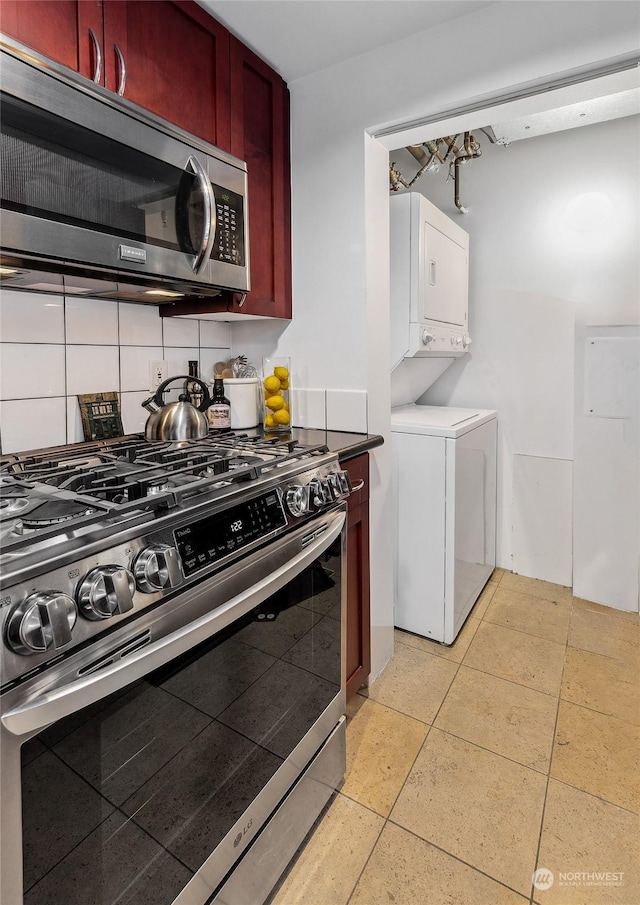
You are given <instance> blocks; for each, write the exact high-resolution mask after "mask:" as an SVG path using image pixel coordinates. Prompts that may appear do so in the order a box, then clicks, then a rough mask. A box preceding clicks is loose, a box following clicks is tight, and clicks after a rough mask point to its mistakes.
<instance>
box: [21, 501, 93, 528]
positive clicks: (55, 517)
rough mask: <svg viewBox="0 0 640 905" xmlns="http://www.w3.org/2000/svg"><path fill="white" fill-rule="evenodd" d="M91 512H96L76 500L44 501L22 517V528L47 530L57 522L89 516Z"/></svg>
mask: <svg viewBox="0 0 640 905" xmlns="http://www.w3.org/2000/svg"><path fill="white" fill-rule="evenodd" d="M92 512H96V510H95V509H94V508H92V507H91V506H87V504H86V503H81V502H77V501H76V500H65V499H60V500H45V502H43V503H41V504H40V505H39V506H36V507H35V508H34V509H32V510H31V512H29V513H28V514H27V515H23V516H22V519H21V522H22V525H23V527H24V528H27V529H31V530H37V529H38V528H48V527H50V526H51V525H57V524H58V523H59V522H67V521H69V520H70V519H74V518H79V517H81V516H83V515H91V513H92Z"/></svg>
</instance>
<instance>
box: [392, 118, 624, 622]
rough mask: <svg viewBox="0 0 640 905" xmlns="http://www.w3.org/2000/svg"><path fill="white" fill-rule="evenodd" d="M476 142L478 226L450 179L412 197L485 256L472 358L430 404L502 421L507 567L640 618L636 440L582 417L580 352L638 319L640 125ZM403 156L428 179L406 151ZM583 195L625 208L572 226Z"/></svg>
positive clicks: (478, 267)
mask: <svg viewBox="0 0 640 905" xmlns="http://www.w3.org/2000/svg"><path fill="white" fill-rule="evenodd" d="M478 138H479V139H480V141H481V145H482V152H483V153H482V157H481V158H479V159H478V160H477V161H474V162H473V163H470V164H469V165H468V166H466V167H465V168H464V169H463V170H462V175H461V198H462V202H463V204H464V205H465V206H468V208H469V213H468V214H467V215H465V216H462V215H460V214H459V213H458V212H457V211H456V208H455V206H454V203H453V185H452V183H451V182H449V183H446V182H445V177H446V170H445V171H444V172H442V171H441V172H440V173H438V174H428V175H425V176H423V177H422V178H421V179H420V180H419V181H418V182H417V183H415V186H414V188H415V189H419V190H420V191H421V192H423V193H424V194H425V195H426V196H427V197H428V198H429V199H430V200H431V201H433V202H434V203H435V204H436V205H437V206H438V207H440V208H441V209H442V210H443V211H444V212H445V213H447V214H448V215H449V216H451V217H452V218H454V219H455V220H456V221H457V222H459V223H460V224H461V225H462V226H464V228H465V229H467V230H468V231H469V233H470V237H471V248H472V253H471V256H470V259H471V268H470V311H469V318H470V332H471V335H472V337H473V344H472V346H471V352H470V354H468V355H466V356H465V357H464V358H462V359H458V360H456V361H455V362H454V363H453V364H452V365H451V367H450V368H449V369H448V370H447V371H446V372H445V373H444V374H443V375H442V377H440V379H439V380H437V381H436V383H435V384H434V385H433V387H432V388H431V389H429V390H428V391H427V392H426V394H425V395H424V397H423V398H422V399H421V401H423V402H428V403H431V404H440V405H461V406H468V405H475V406H482V407H485V408H486V407H488V408H495V409H497V410H498V413H499V461H500V468H499V476H498V480H499V488H498V499H499V521H498V564H499V565H501V566H503V567H505V568H507V569H513V570H514V571H517V572H520V573H522V574H525V575H532V576H534V577H537V578H542V579H546V580H549V581H555V582H558V583H560V584H569V585H571V584H573V585H574V587H575V589H576V590H575V592H576V594H577V595H578V596H583V597H586V598H588V599H590V600H595V601H598V602H600V603H605V604H608V605H610V606H617V607H621V608H623V609H636V608H637V602H638V563H637V558H638V552H637V551H638V548H639V546H640V539H639V533H638V532H639V527H638V526H639V522H638V514H639V513H640V508H639V507H640V503H639V497H638V490H637V485H638V470H637V462H638V444H637V428H636V429H635V431H634V429H633V425H632V424H627V426H626V429H624V427H623V425H622V424H621V423H620V422H619V421H618V422H616V421H612V420H611V419H595V418H593V417H590V418H588V417H586V416H585V415H584V405H583V395H584V393H583V384H584V356H583V353H582V350H583V347H584V338H585V335H586V333H587V332H591V333H593V331H594V330H595V331H596V335H601V333H602V331H601V329H600V327H599V326H598V327H597V328H596V327H595V326H593V325H608V326H607V327H606V333H607V335H609V334H611V333H613V334H614V335H618V334H620V332H621V330H624V329H627V330H628V328H623V327H621V326H620V325H629V324H638V322H639V310H638V299H639V298H640V286H639V268H638V254H637V249H638V247H640V235H639V232H638V199H639V198H640V185H639V175H640V174H639V172H638V165H637V146H638V139H639V138H640V120H639V118H638V117H627V118H626V119H620V120H615V121H611V122H607V123H601V124H598V125H593V126H585V127H583V128H580V129H573V130H570V131H566V132H558V133H555V134H552V135H545V136H541V137H538V138H533V139H529V140H526V141H520V142H514V143H513V144H511V145H510V146H509V147H508V148H503V147H499V146H492V145H490V143H489V142H488V140H487V139H486V138H484V137H483V135H482V134H481V133H478ZM391 156H392V158H393V159H395V160H397V161H398V163H399V165H401V168H402V169H403V171H404V172H406V174H407V175H411V174H412V173H413V172H415V170H416V167H415V164H413V163H412V158H411V155H409V154H408V152H406V151H404V150H402V151H400V152H398V153H393V154H392V155H391ZM585 193H601V194H602V195H603V197H604V201H603V204H604V205H606V204H607V202H608V203H609V204H610V205H611V207H610V209H608V210H607V211H604V212H601V216H600V218H598V219H595V220H594V221H588V222H584V223H582V224H580V223H575V222H572V221H571V220H570V219H568V216H569V212H570V211H571V205H572V203H573V202H574V199H576V198H579V197H580V196H581V195H584V194H585ZM602 213H605V214H606V216H603V215H602ZM612 325H616V326H615V327H614V326H612ZM574 346H575V354H574ZM636 423H637V422H636ZM574 548H575V558H574V557H573V554H574ZM574 559H575V561H574Z"/></svg>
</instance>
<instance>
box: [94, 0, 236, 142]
mask: <svg viewBox="0 0 640 905" xmlns="http://www.w3.org/2000/svg"><path fill="white" fill-rule="evenodd" d="M103 7H104V45H103V47H104V57H105V85H106V87H107V88H109V89H110V90H112V91H117V90H118V88H119V86H120V84H121V78H122V66H123V64H124V66H125V72H126V82H125V87H124V97H126V98H127V99H128V100H130V101H133V102H134V103H135V104H139V105H140V106H141V107H144V108H145V110H150V111H151V112H152V113H155V114H157V115H158V116H161V117H162V118H163V119H166V120H168V121H169V122H171V123H175V125H176V126H180V128H181V129H185V130H186V131H187V132H191V133H192V134H193V135H198V136H200V137H201V138H204V139H205V140H206V141H208V142H211V144H215V145H217V146H218V147H220V148H223V149H224V150H227V151H228V150H229V34H228V32H227V31H226V29H225V28H224V27H223V26H222V25H220V24H219V23H218V22H216V21H215V20H214V19H212V18H211V16H208V15H207V14H206V13H205V12H204V10H203V9H201V7H199V6H197V5H196V4H195V3H190V2H179V0H175V2H169V0H144V2H140V0H133V2H132V0H129V2H122V0H104V3H103ZM116 48H120V53H121V54H122V57H120V56H119V54H118V53H117V51H116Z"/></svg>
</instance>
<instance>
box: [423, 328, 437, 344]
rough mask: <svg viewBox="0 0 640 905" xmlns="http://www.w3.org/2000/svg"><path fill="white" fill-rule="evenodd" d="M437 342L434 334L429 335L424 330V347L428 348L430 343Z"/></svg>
mask: <svg viewBox="0 0 640 905" xmlns="http://www.w3.org/2000/svg"><path fill="white" fill-rule="evenodd" d="M434 340H435V336H434V335H433V333H429V331H428V330H423V332H422V345H423V346H428V345H429V343H432V342H433V341H434Z"/></svg>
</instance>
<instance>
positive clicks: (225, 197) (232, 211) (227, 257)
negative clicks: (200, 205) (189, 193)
mask: <svg viewBox="0 0 640 905" xmlns="http://www.w3.org/2000/svg"><path fill="white" fill-rule="evenodd" d="M213 191H214V194H215V198H216V236H215V241H214V244H213V249H212V251H211V257H212V258H214V259H215V260H216V261H224V262H225V263H226V264H235V265H237V266H238V267H244V264H245V254H244V229H243V224H244V211H243V199H242V195H238V194H237V193H236V192H232V191H230V190H229V189H225V188H222V186H219V185H215V184H214V185H213Z"/></svg>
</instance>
